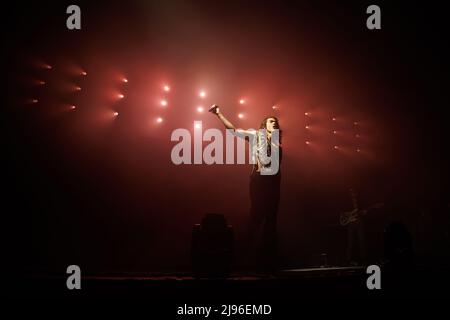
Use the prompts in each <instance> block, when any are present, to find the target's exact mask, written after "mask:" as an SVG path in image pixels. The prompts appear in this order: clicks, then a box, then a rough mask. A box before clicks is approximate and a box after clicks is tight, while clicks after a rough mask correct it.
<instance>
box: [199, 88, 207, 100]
mask: <svg viewBox="0 0 450 320" xmlns="http://www.w3.org/2000/svg"><path fill="white" fill-rule="evenodd" d="M198 95H199V96H200V98H204V97H206V92H205V91H203V90H202V91H200V92H199V93H198Z"/></svg>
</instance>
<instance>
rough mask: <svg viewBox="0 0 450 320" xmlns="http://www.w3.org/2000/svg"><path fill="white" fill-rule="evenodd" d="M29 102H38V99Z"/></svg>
mask: <svg viewBox="0 0 450 320" xmlns="http://www.w3.org/2000/svg"><path fill="white" fill-rule="evenodd" d="M31 102H33V103H38V102H39V100H38V99H33V100H31Z"/></svg>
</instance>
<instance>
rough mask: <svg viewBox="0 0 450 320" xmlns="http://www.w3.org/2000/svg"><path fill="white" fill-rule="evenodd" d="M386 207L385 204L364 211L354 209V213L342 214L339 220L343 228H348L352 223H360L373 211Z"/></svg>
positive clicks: (375, 205) (378, 204)
mask: <svg viewBox="0 0 450 320" xmlns="http://www.w3.org/2000/svg"><path fill="white" fill-rule="evenodd" d="M383 206H384V203H381V202H380V203H376V204H374V205H372V206H370V207H367V208H365V209H363V210H358V209H353V210H352V211H347V212H342V213H341V216H340V218H339V222H340V224H341V226H346V225H348V224H350V223H353V222H356V221H358V220H359V219H360V218H361V217H362V216H364V215H366V214H367V213H368V212H369V211H371V210H373V209H379V208H381V207H383Z"/></svg>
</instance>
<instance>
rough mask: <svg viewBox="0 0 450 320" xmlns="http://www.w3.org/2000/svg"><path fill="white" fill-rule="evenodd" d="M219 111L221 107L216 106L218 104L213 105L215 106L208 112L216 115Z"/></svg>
mask: <svg viewBox="0 0 450 320" xmlns="http://www.w3.org/2000/svg"><path fill="white" fill-rule="evenodd" d="M217 109H219V106H218V105H216V104H213V105H212V106H211V107H210V108H209V110H208V112H212V113H214V114H217Z"/></svg>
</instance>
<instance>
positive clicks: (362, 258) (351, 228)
mask: <svg viewBox="0 0 450 320" xmlns="http://www.w3.org/2000/svg"><path fill="white" fill-rule="evenodd" d="M349 193H350V199H351V201H352V205H353V210H352V213H355V216H356V219H353V221H351V222H350V223H348V225H347V261H348V263H349V264H350V265H352V266H357V265H362V264H364V263H365V262H366V239H365V232H364V221H363V219H362V216H363V213H364V212H361V209H360V207H359V203H358V194H357V192H356V189H355V188H353V187H352V188H350V189H349Z"/></svg>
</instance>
